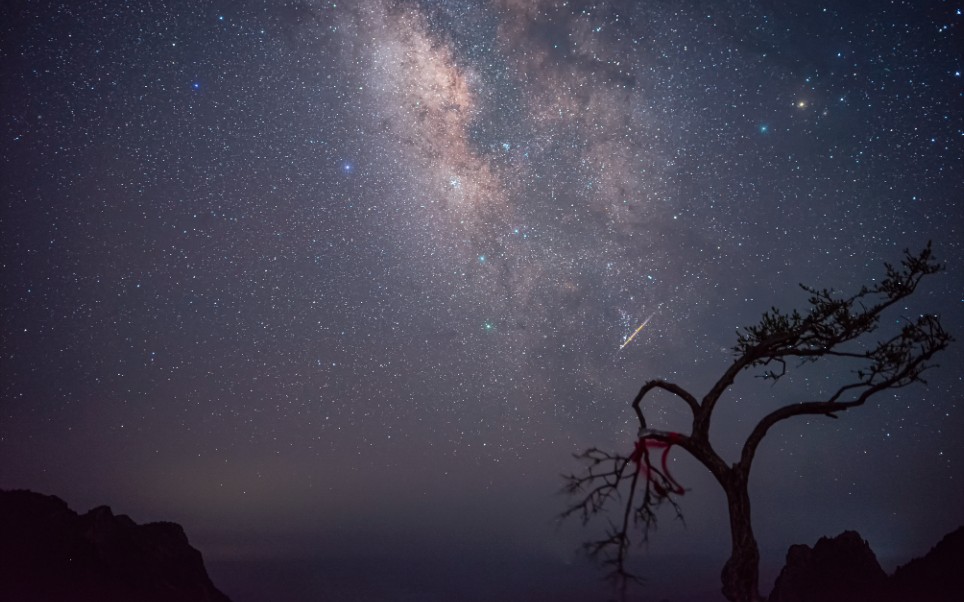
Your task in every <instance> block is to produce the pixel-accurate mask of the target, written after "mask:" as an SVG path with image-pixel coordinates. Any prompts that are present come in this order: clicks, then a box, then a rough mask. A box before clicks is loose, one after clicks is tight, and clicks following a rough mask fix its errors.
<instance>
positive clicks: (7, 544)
mask: <svg viewBox="0 0 964 602" xmlns="http://www.w3.org/2000/svg"><path fill="white" fill-rule="evenodd" d="M0 534H2V537H0V600H19V601H22V602H32V601H37V602H39V601H47V600H62V601H64V602H70V601H77V602H80V601H87V600H102V601H105V602H111V601H118V602H120V601H129V600H138V601H142V602H173V601H175V600H176V601H183V602H229V600H228V598H227V596H225V595H224V594H222V593H221V592H219V591H218V590H217V588H215V587H214V584H213V583H211V579H210V578H209V577H208V574H207V571H206V570H205V568H204V561H203V560H202V558H201V553H200V552H198V551H197V550H196V549H194V548H192V547H191V545H190V544H189V543H188V540H187V536H186V535H185V534H184V530H183V529H182V528H181V527H180V525H177V524H174V523H150V524H145V525H138V524H137V523H135V522H134V521H132V520H131V519H130V518H128V517H127V516H125V515H123V514H121V515H115V514H114V513H113V512H111V509H110V508H108V507H107V506H100V507H98V508H94V509H93V510H91V511H90V512H88V513H87V514H84V515H78V514H77V513H76V512H74V511H73V510H71V509H70V508H68V507H67V504H66V503H65V502H64V501H63V500H61V499H59V498H57V497H54V496H48V495H41V494H39V493H34V492H31V491H0Z"/></svg>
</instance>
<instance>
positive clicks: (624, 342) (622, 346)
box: [619, 312, 656, 351]
mask: <svg viewBox="0 0 964 602" xmlns="http://www.w3.org/2000/svg"><path fill="white" fill-rule="evenodd" d="M655 315H656V312H653V313H651V314H649V317H648V318H646V319H645V320H643V323H642V324H640V325H639V328H637V329H636V330H635V331H634V332H633V334H631V335H629V338H627V339H626V340H625V341H623V344H622V345H620V346H619V350H620V351H622V350H623V349H625V348H626V345H629V344H630V343H632V342H633V339H635V338H636V335H637V334H639V331H640V330H642V329H643V328H645V327H646V325H647V324H649V321H650V320H652V319H653V316H655Z"/></svg>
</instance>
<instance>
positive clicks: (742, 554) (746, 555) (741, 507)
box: [722, 466, 762, 602]
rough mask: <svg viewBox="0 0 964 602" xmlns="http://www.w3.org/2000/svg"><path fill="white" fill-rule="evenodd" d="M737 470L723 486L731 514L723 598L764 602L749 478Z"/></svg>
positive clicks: (733, 470)
mask: <svg viewBox="0 0 964 602" xmlns="http://www.w3.org/2000/svg"><path fill="white" fill-rule="evenodd" d="M741 468H742V467H740V466H736V467H734V468H732V469H730V474H729V475H728V477H729V478H728V479H727V480H726V482H725V483H724V485H723V488H724V490H725V491H726V502H727V505H728V506H729V510H730V537H731V539H732V542H733V547H732V549H731V552H730V559H729V560H727V561H726V564H725V565H723V575H722V578H723V595H724V596H725V597H726V599H727V600H730V601H731V602H760V601H761V600H762V599H761V598H760V592H759V584H760V550H759V548H757V545H756V538H755V537H754V536H753V527H752V525H751V524H750V494H749V492H748V490H747V476H748V475H747V474H746V471H743V470H741Z"/></svg>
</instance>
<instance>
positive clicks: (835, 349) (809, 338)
mask: <svg viewBox="0 0 964 602" xmlns="http://www.w3.org/2000/svg"><path fill="white" fill-rule="evenodd" d="M904 254H905V257H904V259H903V260H902V261H901V265H900V266H899V267H894V266H892V265H890V264H884V267H885V275H884V278H883V279H882V280H880V281H879V282H877V283H876V284H873V285H872V286H864V287H862V288H861V289H860V290H859V291H857V292H856V293H855V294H853V295H851V296H847V297H844V296H840V295H838V294H836V293H834V292H833V291H831V290H828V289H822V290H817V289H815V288H810V287H807V286H804V285H801V288H803V289H804V290H805V291H806V292H807V293H809V295H810V299H809V304H810V309H809V311H807V312H806V313H803V314H801V313H799V312H797V311H793V312H792V313H789V314H787V313H784V312H782V311H780V310H779V309H776V308H772V309H770V311H768V312H766V313H764V314H763V317H762V319H761V320H760V322H759V323H758V324H756V325H755V326H750V327H747V328H745V329H743V330H742V331H738V338H737V343H736V346H735V347H734V348H733V351H734V354H735V356H736V359H735V360H734V361H733V363H732V364H731V365H730V366H729V368H727V369H726V371H725V372H724V373H723V375H722V376H721V377H720V378H719V380H718V381H716V384H714V385H713V386H712V387H711V388H710V390H709V392H708V393H707V394H706V395H705V396H703V398H702V399H697V398H696V396H694V395H693V394H692V393H690V392H689V391H687V390H686V389H684V388H683V387H681V386H679V385H677V384H674V383H671V382H667V381H665V380H651V381H649V382H647V383H645V384H644V385H643V387H642V388H641V389H640V391H639V394H638V395H636V398H635V399H634V400H633V402H632V409H633V411H634V412H635V414H636V418H637V419H638V420H639V439H638V441H637V442H636V447H635V450H634V451H633V452H631V453H630V454H629V455H620V454H618V453H610V452H605V451H602V450H600V449H598V448H591V449H588V450H586V451H584V452H582V453H581V454H577V455H576V457H577V458H579V459H581V460H583V461H585V462H586V463H587V464H588V466H587V468H586V469H585V471H584V472H582V473H581V474H572V475H570V476H567V477H566V481H567V483H566V491H567V492H568V493H569V494H570V495H572V496H573V497H575V501H574V503H573V504H572V505H571V506H569V508H568V509H567V510H566V511H565V512H564V513H563V516H570V515H579V516H581V517H582V519H583V522H586V521H588V520H589V519H590V518H591V517H592V516H593V515H596V514H598V513H600V512H602V511H604V510H605V509H607V508H608V507H609V506H616V507H617V508H619V518H618V520H617V521H610V528H609V530H608V531H607V533H606V536H605V537H604V538H603V539H600V540H598V541H592V542H589V543H587V544H586V548H587V550H588V551H589V552H590V554H591V555H593V556H595V557H597V558H599V559H600V560H602V562H603V563H604V564H606V565H609V566H610V567H611V568H612V576H614V577H615V578H617V580H619V581H620V582H622V584H623V585H625V584H626V583H627V581H628V580H632V579H635V577H634V576H633V575H632V574H631V573H630V572H629V571H627V569H626V560H627V553H628V550H629V546H630V532H631V531H632V530H633V528H634V527H639V528H640V529H641V531H642V536H643V537H644V538H645V536H646V534H647V533H648V531H649V529H651V528H653V527H654V526H655V523H656V512H657V510H658V508H659V506H661V505H662V504H664V503H667V504H668V505H670V506H671V507H672V508H673V509H674V510H675V512H676V515H677V516H680V517H681V514H680V507H679V505H678V503H677V501H676V500H675V499H674V497H675V496H677V495H679V494H681V493H682V489H681V488H680V487H679V485H678V484H677V483H676V482H675V481H674V480H673V478H672V476H671V475H670V474H669V472H668V471H667V470H666V463H665V452H666V451H667V450H668V448H669V447H670V446H672V445H678V446H679V447H681V448H682V449H684V450H686V451H687V452H688V453H689V454H690V455H692V456H693V457H694V458H696V460H698V461H699V462H700V463H701V464H702V465H703V466H705V467H706V468H707V469H708V470H709V471H710V473H712V475H713V476H714V477H715V478H716V480H717V482H719V484H720V486H721V487H722V488H723V491H724V492H725V493H726V500H727V505H728V508H729V515H730V534H731V538H732V548H731V554H730V558H729V559H728V560H727V561H726V564H725V565H724V567H723V573H722V581H723V595H724V596H725V597H726V598H727V599H728V600H732V601H733V602H756V601H758V600H761V597H760V594H759V591H758V587H759V586H758V582H759V562H760V553H759V550H758V548H757V543H756V538H755V537H754V535H753V528H752V525H751V519H750V518H751V517H750V497H749V494H748V490H747V484H748V480H749V476H750V468H751V466H752V464H753V457H754V455H755V454H756V450H757V447H758V446H759V445H760V442H761V441H762V440H763V438H764V437H765V436H766V434H767V433H768V432H769V431H770V429H771V428H772V427H773V426H774V425H775V424H777V423H778V422H780V421H782V420H786V419H788V418H792V417H794V416H806V415H822V416H828V417H830V418H836V417H837V414H839V413H841V412H844V411H846V410H849V409H851V408H856V407H859V406H862V405H864V404H865V403H866V402H867V401H868V400H870V399H871V398H874V397H875V396H876V395H877V394H879V393H881V392H883V391H888V390H891V389H899V388H901V387H906V386H907V385H910V384H913V383H915V382H924V381H923V379H922V378H921V375H922V374H923V372H924V371H925V370H927V369H928V368H931V367H933V366H934V364H932V363H930V362H931V359H932V358H933V357H934V356H935V355H936V354H937V353H938V352H940V351H941V350H943V349H944V348H946V347H947V346H948V344H950V342H951V341H952V338H951V336H950V335H949V334H948V333H947V332H945V331H944V329H943V328H942V326H941V323H940V319H939V317H937V316H933V315H922V316H920V317H918V318H916V319H914V320H910V319H905V320H904V324H903V325H902V326H901V327H900V329H899V332H897V333H896V334H892V335H891V336H890V337H889V338H886V339H883V340H878V341H876V342H874V341H872V340H871V341H868V340H867V339H868V338H869V337H868V335H870V334H871V333H874V332H875V331H876V330H877V328H878V326H879V325H880V317H881V314H883V313H884V312H885V311H886V310H887V309H889V308H891V306H893V305H895V304H897V303H899V302H900V301H901V300H902V299H904V298H905V297H908V296H910V295H911V294H913V293H914V291H915V290H917V286H918V285H919V284H920V282H921V280H922V279H923V278H924V277H925V276H929V275H931V274H934V273H937V272H938V271H940V270H941V269H942V268H941V266H940V265H939V264H938V263H937V262H936V261H935V260H934V258H933V256H932V253H931V246H930V243H928V245H927V247H926V248H925V249H924V250H923V251H921V252H920V253H918V254H916V255H915V254H912V253H911V252H910V251H908V250H905V251H904ZM818 360H832V361H835V362H847V363H848V364H850V365H851V367H852V368H853V370H852V373H851V376H850V377H849V378H848V379H846V382H845V384H842V385H840V386H839V388H837V389H836V390H835V391H833V392H831V393H829V394H827V395H825V396H823V395H822V396H820V398H819V399H816V400H812V401H803V402H799V403H792V404H789V405H785V406H782V407H779V408H777V409H775V410H773V411H772V412H770V413H769V414H767V415H765V416H764V417H763V418H762V419H760V421H759V422H758V423H757V424H756V426H755V427H754V428H753V430H752V431H751V432H750V434H749V436H748V437H747V438H746V441H745V442H744V443H743V449H742V452H741V453H740V458H739V460H737V461H736V462H734V463H732V464H728V463H727V462H726V461H725V460H724V459H723V458H722V457H721V456H720V455H719V454H718V453H717V452H716V450H714V449H713V446H712V444H711V443H710V436H709V434H710V420H711V418H712V416H713V410H714V409H715V408H716V405H717V402H719V401H720V399H721V397H722V396H723V394H724V393H726V391H727V390H728V389H729V388H730V386H731V385H733V383H734V381H735V379H736V377H737V376H738V375H740V374H741V373H742V372H744V371H746V370H751V369H754V368H757V369H760V371H761V373H760V374H758V376H759V377H762V378H765V379H768V380H772V381H778V380H779V379H780V378H782V377H783V376H784V375H785V374H786V368H787V362H800V363H804V364H805V363H811V362H816V361H818ZM657 389H661V390H663V391H667V392H669V393H671V394H673V395H675V396H676V397H677V398H679V399H680V400H681V401H682V402H683V403H685V404H686V406H687V407H688V408H689V410H690V412H691V413H692V416H693V422H692V426H691V429H690V433H689V434H680V433H671V432H667V431H660V430H655V429H651V428H649V426H648V424H647V422H646V417H645V415H644V413H643V407H642V401H643V399H644V398H645V397H646V395H647V394H649V393H650V392H652V391H654V390H657ZM654 451H658V453H661V454H663V455H662V463H660V462H654V461H653V458H652V457H651V456H652V454H653V452H654Z"/></svg>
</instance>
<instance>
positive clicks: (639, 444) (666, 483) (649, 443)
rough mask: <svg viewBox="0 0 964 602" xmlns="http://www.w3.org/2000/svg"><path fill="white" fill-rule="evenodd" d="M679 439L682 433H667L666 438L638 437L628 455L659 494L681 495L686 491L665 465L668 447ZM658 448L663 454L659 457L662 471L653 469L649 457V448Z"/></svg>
mask: <svg viewBox="0 0 964 602" xmlns="http://www.w3.org/2000/svg"><path fill="white" fill-rule="evenodd" d="M681 439H682V435H680V434H679V433H669V434H668V436H667V438H666V439H652V438H648V437H640V438H639V439H638V440H637V441H636V447H635V448H634V449H633V453H632V454H631V455H630V456H629V459H630V461H632V462H635V463H636V466H637V470H638V471H639V472H640V473H642V474H643V475H645V476H646V480H648V481H649V482H651V483H652V484H653V488H654V489H655V490H656V493H658V494H659V495H666V494H667V493H675V494H677V495H683V494H684V493H686V490H685V489H683V486H682V485H680V484H679V483H678V482H676V479H674V478H673V475H671V474H670V473H669V468H668V467H667V466H666V458H667V456H669V449H670V448H671V447H673V445H674V444H676V443H678V442H679V441H680V440H681ZM659 449H661V450H663V456H662V458H661V459H660V466H661V467H662V471H659V470H656V469H654V468H653V464H652V462H651V461H650V459H649V452H650V450H659ZM654 474H655V475H656V477H657V478H655V479H654V478H653V476H654Z"/></svg>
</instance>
